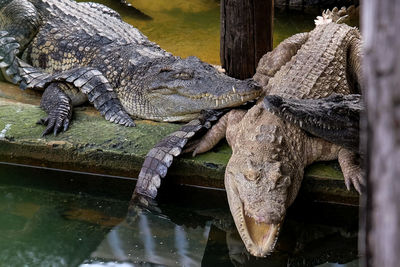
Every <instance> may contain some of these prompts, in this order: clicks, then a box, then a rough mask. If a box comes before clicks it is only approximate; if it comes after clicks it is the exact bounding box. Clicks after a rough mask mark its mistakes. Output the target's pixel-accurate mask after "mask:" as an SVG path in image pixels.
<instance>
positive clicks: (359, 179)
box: [343, 168, 365, 195]
mask: <svg viewBox="0 0 400 267" xmlns="http://www.w3.org/2000/svg"><path fill="white" fill-rule="evenodd" d="M343 174H344V183H345V185H346V188H347V190H350V188H351V185H353V186H354V189H355V190H356V191H357V192H358V193H359V194H360V195H361V193H362V188H363V187H364V186H365V180H364V177H363V175H362V171H361V168H357V169H353V170H352V171H351V172H348V173H346V172H343Z"/></svg>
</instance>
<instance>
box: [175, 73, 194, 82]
mask: <svg viewBox="0 0 400 267" xmlns="http://www.w3.org/2000/svg"><path fill="white" fill-rule="evenodd" d="M174 78H176V79H181V80H190V79H192V78H193V76H192V75H191V74H190V73H187V72H179V73H177V74H175V75H174Z"/></svg>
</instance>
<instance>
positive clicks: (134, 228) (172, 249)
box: [82, 211, 210, 266]
mask: <svg viewBox="0 0 400 267" xmlns="http://www.w3.org/2000/svg"><path fill="white" fill-rule="evenodd" d="M209 224H210V222H208V223H207V225H206V226H205V227H195V228H190V227H186V226H184V225H176V224H174V223H173V222H172V221H171V220H169V219H168V218H166V217H164V216H159V215H155V214H152V213H151V212H149V211H141V212H140V213H139V214H138V216H137V218H136V220H133V221H132V220H129V223H128V222H127V221H123V222H122V223H120V224H118V225H117V226H115V227H113V228H112V229H111V230H110V232H109V233H108V234H107V236H106V238H105V239H104V240H103V241H102V242H101V243H100V245H99V246H98V247H97V249H96V250H95V251H94V252H93V253H91V255H90V257H91V259H89V260H88V261H89V262H95V263H96V264H97V263H98V262H114V261H117V262H131V263H133V264H138V263H144V262H146V263H151V264H159V265H167V266H201V260H202V258H203V254H204V250H205V247H206V244H207V239H208V236H209V230H210V225H209ZM85 264H87V263H85ZM82 266H84V265H82Z"/></svg>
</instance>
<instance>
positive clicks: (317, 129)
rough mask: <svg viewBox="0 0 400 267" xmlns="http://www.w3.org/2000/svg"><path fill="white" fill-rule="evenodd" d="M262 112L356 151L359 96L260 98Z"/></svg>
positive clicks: (359, 107) (271, 96)
mask: <svg viewBox="0 0 400 267" xmlns="http://www.w3.org/2000/svg"><path fill="white" fill-rule="evenodd" d="M264 105H265V108H266V109H268V110H269V111H271V112H273V113H274V114H276V115H277V116H279V117H281V118H283V119H285V120H287V121H290V122H292V123H294V124H296V125H297V126H299V127H301V128H302V129H304V130H306V131H307V132H309V133H311V134H313V135H315V136H318V137H321V138H324V139H326V140H328V141H330V142H333V143H335V144H338V145H341V146H344V147H347V148H349V149H351V150H354V151H358V140H359V121H360V112H361V111H362V110H363V106H362V103H361V96H360V95H358V94H353V95H340V94H332V95H331V96H329V97H326V98H321V99H287V98H282V97H280V96H276V95H269V96H266V97H265V98H264Z"/></svg>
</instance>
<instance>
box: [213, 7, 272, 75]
mask: <svg viewBox="0 0 400 267" xmlns="http://www.w3.org/2000/svg"><path fill="white" fill-rule="evenodd" d="M273 2H274V1H273V0H221V47H220V57H221V65H222V67H223V68H224V69H225V70H226V72H227V74H228V75H229V76H232V77H235V78H239V79H246V78H249V77H252V76H253V75H254V73H255V71H256V67H257V64H258V61H259V60H260V58H261V57H262V56H263V55H264V54H265V53H267V52H268V51H271V50H272V32H273V10H274V4H273Z"/></svg>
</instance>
